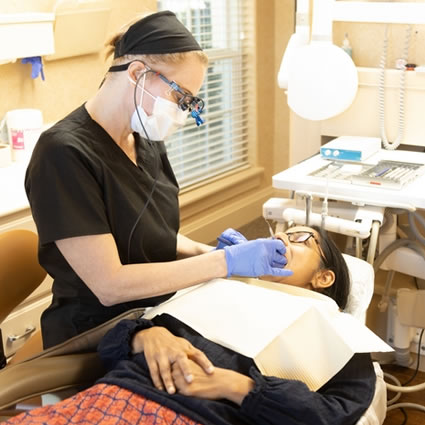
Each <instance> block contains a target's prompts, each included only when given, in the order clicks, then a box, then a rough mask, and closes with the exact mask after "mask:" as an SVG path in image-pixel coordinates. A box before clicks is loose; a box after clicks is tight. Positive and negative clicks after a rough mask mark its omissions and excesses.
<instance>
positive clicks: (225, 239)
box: [215, 228, 248, 249]
mask: <svg viewBox="0 0 425 425" xmlns="http://www.w3.org/2000/svg"><path fill="white" fill-rule="evenodd" d="M217 240H218V244H217V246H216V248H215V249H223V248H224V247H225V246H229V245H237V244H239V243H243V242H248V239H247V238H246V237H245V236H244V235H243V234H242V233H239V232H238V231H237V230H235V229H232V228H229V229H226V230H225V231H224V232H223V233H222V234H221V235H220V236H219V237H218V238H217Z"/></svg>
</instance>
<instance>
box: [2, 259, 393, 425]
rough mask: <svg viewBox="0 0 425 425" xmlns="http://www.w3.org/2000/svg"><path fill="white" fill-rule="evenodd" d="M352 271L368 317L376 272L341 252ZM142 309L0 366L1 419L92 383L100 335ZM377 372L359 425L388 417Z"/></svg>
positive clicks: (355, 309) (356, 299)
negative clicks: (35, 400)
mask: <svg viewBox="0 0 425 425" xmlns="http://www.w3.org/2000/svg"><path fill="white" fill-rule="evenodd" d="M343 255H344V258H345V260H346V262H347V264H348V268H349V270H350V275H351V284H352V290H351V292H350V297H349V301H348V307H347V312H349V313H351V314H353V315H354V316H355V317H357V318H358V319H359V320H361V321H363V322H364V321H365V318H366V310H367V308H368V306H369V303H370V300H371V298H372V295H373V284H374V272H373V268H372V266H371V265H370V264H368V263H367V262H366V261H364V260H361V259H358V258H355V257H351V256H349V255H346V254H343ZM143 311H144V310H143V309H134V310H131V311H129V312H127V313H125V314H122V315H121V316H119V317H117V318H114V319H113V320H110V321H109V322H107V323H104V324H103V325H101V326H99V327H97V328H94V329H91V330H89V331H87V332H85V333H83V334H81V335H77V336H76V337H74V338H72V339H70V340H69V341H66V342H64V343H62V344H59V345H57V346H55V347H51V348H49V349H47V350H44V351H42V352H41V353H39V354H36V355H33V356H32V357H29V358H27V359H24V360H22V361H21V362H19V363H16V364H11V365H8V366H6V367H5V368H4V369H2V370H0V421H1V420H7V419H9V418H10V417H11V416H14V415H17V414H19V413H20V412H21V411H20V410H19V409H16V405H17V404H18V403H20V402H22V401H24V400H26V399H28V398H31V397H34V396H37V395H41V394H46V393H52V392H56V391H60V390H63V389H69V388H73V389H74V390H75V392H77V391H79V390H82V389H84V388H86V387H88V386H90V385H92V384H93V383H94V381H95V380H96V379H97V378H99V377H101V376H102V375H103V373H104V370H103V368H102V365H101V362H100V361H99V358H98V355H97V353H96V347H97V344H98V342H99V341H100V339H101V338H102V336H103V335H104V334H105V333H106V332H107V330H109V329H110V328H112V327H113V326H115V324H116V323H118V322H119V321H120V320H122V319H124V318H127V319H131V318H137V317H140V316H141V315H142V314H143ZM374 366H375V372H376V375H377V381H376V390H375V396H374V398H373V401H372V403H371V405H370V406H369V408H368V409H367V411H366V412H365V414H364V415H363V416H362V418H361V419H360V420H359V421H358V423H357V425H381V424H382V423H383V421H384V419H385V413H386V405H387V394H386V384H385V382H384V379H383V373H382V370H381V368H380V366H379V364H378V363H374Z"/></svg>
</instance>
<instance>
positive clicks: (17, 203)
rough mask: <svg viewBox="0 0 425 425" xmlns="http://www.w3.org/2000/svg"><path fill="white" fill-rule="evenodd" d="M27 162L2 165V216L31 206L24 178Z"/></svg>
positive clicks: (0, 208) (0, 204)
mask: <svg viewBox="0 0 425 425" xmlns="http://www.w3.org/2000/svg"><path fill="white" fill-rule="evenodd" d="M27 166H28V163H27V162H12V164H11V165H8V166H7V167H0V217H3V216H6V215H9V214H13V213H15V212H17V211H21V210H24V209H27V208H29V203H28V199H27V195H26V193H25V187H24V179H25V171H26V169H27Z"/></svg>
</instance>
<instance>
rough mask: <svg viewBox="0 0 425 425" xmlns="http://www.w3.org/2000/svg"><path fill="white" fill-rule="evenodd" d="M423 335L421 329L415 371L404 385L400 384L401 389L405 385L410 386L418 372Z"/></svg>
mask: <svg viewBox="0 0 425 425" xmlns="http://www.w3.org/2000/svg"><path fill="white" fill-rule="evenodd" d="M423 335H424V329H422V331H421V335H420V337H419V343H418V358H417V360H416V369H415V372H414V373H413V376H412V377H411V378H409V379H408V380H407V381H406V382H405V383H403V384H401V385H402V387H404V386H405V385H407V384H410V383H411V382H412V381H413V380H414V379H415V377H416V375H417V374H418V370H419V364H420V362H421V345H422V337H423Z"/></svg>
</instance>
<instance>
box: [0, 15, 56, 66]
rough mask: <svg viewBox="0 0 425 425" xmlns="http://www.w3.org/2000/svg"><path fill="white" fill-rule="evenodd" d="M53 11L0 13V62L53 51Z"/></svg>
mask: <svg viewBox="0 0 425 425" xmlns="http://www.w3.org/2000/svg"><path fill="white" fill-rule="evenodd" d="M54 20H55V15H54V14H53V13H6V14H1V15H0V40H1V43H0V63H7V62H14V61H15V60H16V59H19V58H25V57H30V56H44V55H49V54H52V53H54V51H55V49H54V39H53V22H54Z"/></svg>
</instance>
